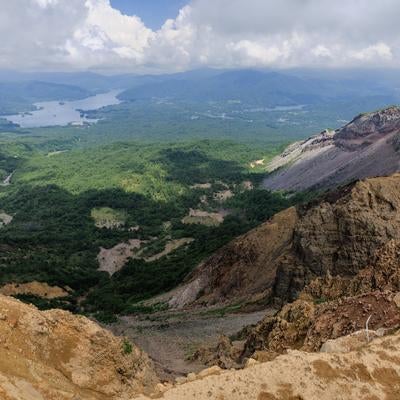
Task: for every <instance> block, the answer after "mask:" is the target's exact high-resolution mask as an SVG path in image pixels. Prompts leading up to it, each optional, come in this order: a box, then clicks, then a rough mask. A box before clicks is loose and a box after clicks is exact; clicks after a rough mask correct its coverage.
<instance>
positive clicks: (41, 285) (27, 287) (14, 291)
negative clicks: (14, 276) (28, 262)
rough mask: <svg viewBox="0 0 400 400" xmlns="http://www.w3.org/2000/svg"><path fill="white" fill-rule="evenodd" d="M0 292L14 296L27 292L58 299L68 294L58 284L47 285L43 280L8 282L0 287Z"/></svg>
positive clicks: (45, 297)
mask: <svg viewBox="0 0 400 400" xmlns="http://www.w3.org/2000/svg"><path fill="white" fill-rule="evenodd" d="M0 294H3V295H5V296H15V295H19V294H28V295H33V296H37V297H41V298H44V299H58V298H62V297H66V296H68V294H69V293H68V292H67V291H66V290H65V289H62V288H60V287H58V286H49V285H48V284H47V283H45V282H36V281H34V282H28V283H9V284H7V285H4V286H2V287H0Z"/></svg>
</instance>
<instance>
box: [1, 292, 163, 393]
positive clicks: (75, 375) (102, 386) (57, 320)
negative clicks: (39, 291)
mask: <svg viewBox="0 0 400 400" xmlns="http://www.w3.org/2000/svg"><path fill="white" fill-rule="evenodd" d="M0 336H1V342H0V398H1V399H2V400H33V399H35V400H42V399H46V400H56V399H57V400H70V399H76V398H79V399H83V400H106V399H107V400H111V399H129V398H132V397H133V396H134V395H135V394H138V393H143V392H149V391H150V390H151V389H152V388H153V387H154V385H155V384H156V383H157V382H158V379H157V377H156V375H155V373H154V371H153V369H152V363H151V362H150V360H149V359H148V357H147V356H146V355H145V354H144V353H143V352H141V351H140V350H139V349H138V348H136V347H135V346H134V345H132V344H130V343H129V342H128V341H126V340H123V339H121V338H116V337H114V336H113V335H112V334H111V333H109V332H108V331H106V330H104V329H102V328H100V327H99V326H98V325H96V324H95V323H94V322H92V321H90V320H88V319H87V318H84V317H82V316H74V315H72V314H70V313H68V312H65V311H60V310H51V311H46V312H40V311H38V310H37V309H36V308H35V307H33V306H29V305H25V304H23V303H21V302H20V301H18V300H15V299H12V298H10V297H5V296H2V295H0Z"/></svg>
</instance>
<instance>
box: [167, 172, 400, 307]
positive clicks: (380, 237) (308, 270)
mask: <svg viewBox="0 0 400 400" xmlns="http://www.w3.org/2000/svg"><path fill="white" fill-rule="evenodd" d="M399 187H400V174H395V175H393V176H390V177H382V178H371V179H366V180H364V181H359V182H357V183H355V184H351V185H348V186H345V187H343V188H340V189H338V190H336V191H333V192H331V193H329V194H327V195H325V196H323V197H322V198H319V199H316V200H314V201H313V202H311V203H309V204H308V205H306V206H299V207H297V208H290V209H288V210H286V211H283V212H281V213H279V214H277V215H275V216H274V218H272V219H271V220H270V221H268V222H266V223H264V224H263V225H261V226H259V227H258V228H256V229H254V230H252V231H250V232H248V233H247V234H245V235H243V236H240V237H238V238H237V239H235V240H234V241H232V242H231V243H229V244H228V245H226V246H225V247H223V248H221V249H220V250H219V251H217V252H216V253H215V254H214V255H213V256H211V257H210V258H209V259H207V260H206V261H204V262H203V263H202V264H200V265H199V266H198V267H197V268H196V270H194V271H193V272H192V273H191V274H190V275H189V276H188V277H187V279H186V283H185V284H184V285H183V286H181V287H180V288H178V289H176V290H174V291H173V292H171V293H170V294H169V296H165V298H166V299H168V304H169V305H170V306H172V307H176V308H184V307H187V306H193V305H197V306H208V305H212V304H224V303H232V302H236V303H237V302H248V301H260V300H262V299H264V301H267V302H275V303H277V304H282V302H286V301H288V300H289V301H292V300H295V299H296V298H297V297H298V295H299V293H300V292H301V291H302V290H303V288H304V287H305V285H307V284H308V283H309V282H310V281H311V280H313V279H315V278H317V277H324V276H326V275H327V274H331V275H333V276H336V275H338V276H343V277H351V276H354V275H356V274H357V273H358V271H359V270H360V269H362V268H364V267H365V266H366V265H367V264H368V262H369V261H370V260H371V259H372V257H373V256H374V254H375V251H377V250H378V249H379V248H380V247H382V246H383V245H385V244H386V243H387V242H389V241H390V240H392V239H396V238H398V237H399V235H400V219H399V209H400V192H399Z"/></svg>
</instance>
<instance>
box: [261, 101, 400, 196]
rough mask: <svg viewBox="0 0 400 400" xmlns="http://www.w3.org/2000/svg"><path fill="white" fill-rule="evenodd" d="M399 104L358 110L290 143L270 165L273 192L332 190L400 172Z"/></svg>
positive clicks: (266, 182)
mask: <svg viewBox="0 0 400 400" xmlns="http://www.w3.org/2000/svg"><path fill="white" fill-rule="evenodd" d="M399 129H400V108H399V107H389V108H386V109H384V110H380V111H376V112H372V113H367V114H362V115H359V116H358V117H356V118H355V119H354V120H353V121H351V122H350V123H349V124H347V125H345V126H344V127H343V128H341V129H338V130H336V131H325V132H322V133H321V134H319V135H316V136H313V137H311V138H309V139H307V140H305V141H302V142H297V143H295V144H292V145H290V146H289V147H288V148H287V149H286V150H285V151H284V152H283V153H282V154H281V155H279V156H277V157H276V158H274V159H273V160H272V161H271V162H270V163H269V164H268V165H267V170H268V171H269V172H270V174H269V175H268V176H267V177H266V179H265V180H264V186H265V187H266V188H269V189H271V190H282V189H283V190H294V191H298V190H304V189H309V188H313V189H321V188H322V189H326V188H333V187H335V186H338V185H340V184H343V183H347V182H349V181H352V180H355V179H362V178H366V177H370V176H383V175H389V174H392V173H394V172H397V171H399V170H400V155H399Z"/></svg>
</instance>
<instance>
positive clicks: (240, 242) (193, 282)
mask: <svg viewBox="0 0 400 400" xmlns="http://www.w3.org/2000/svg"><path fill="white" fill-rule="evenodd" d="M296 222H297V211H296V209H295V208H289V209H287V210H285V211H283V212H280V213H278V214H276V215H275V216H274V217H273V218H272V219H271V220H270V221H268V222H267V223H265V224H262V225H261V226H259V227H257V228H256V229H254V230H252V231H250V232H249V233H247V234H245V235H243V236H241V237H239V238H238V239H236V240H234V241H232V242H231V243H230V244H228V245H227V246H225V247H223V248H222V249H221V250H219V251H217V252H216V253H215V254H214V255H213V256H212V257H210V258H209V259H208V260H206V261H205V262H204V263H203V264H201V265H200V266H199V267H198V268H197V269H196V270H195V271H194V272H193V273H192V274H191V275H190V276H188V277H187V279H186V281H187V283H186V284H184V285H183V286H182V287H180V288H178V289H177V290H175V291H174V292H172V293H171V294H170V299H169V304H170V306H171V307H176V308H182V307H185V306H187V305H193V304H200V305H212V304H217V303H221V302H224V301H233V300H234V301H235V302H240V301H241V300H243V299H246V300H248V299H250V298H253V299H257V298H260V297H266V296H270V295H271V293H272V289H273V283H274V280H275V273H276V266H277V261H278V259H279V257H280V256H281V254H283V253H284V252H285V251H286V250H288V248H289V247H290V244H291V241H292V237H293V229H294V227H295V225H296Z"/></svg>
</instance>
